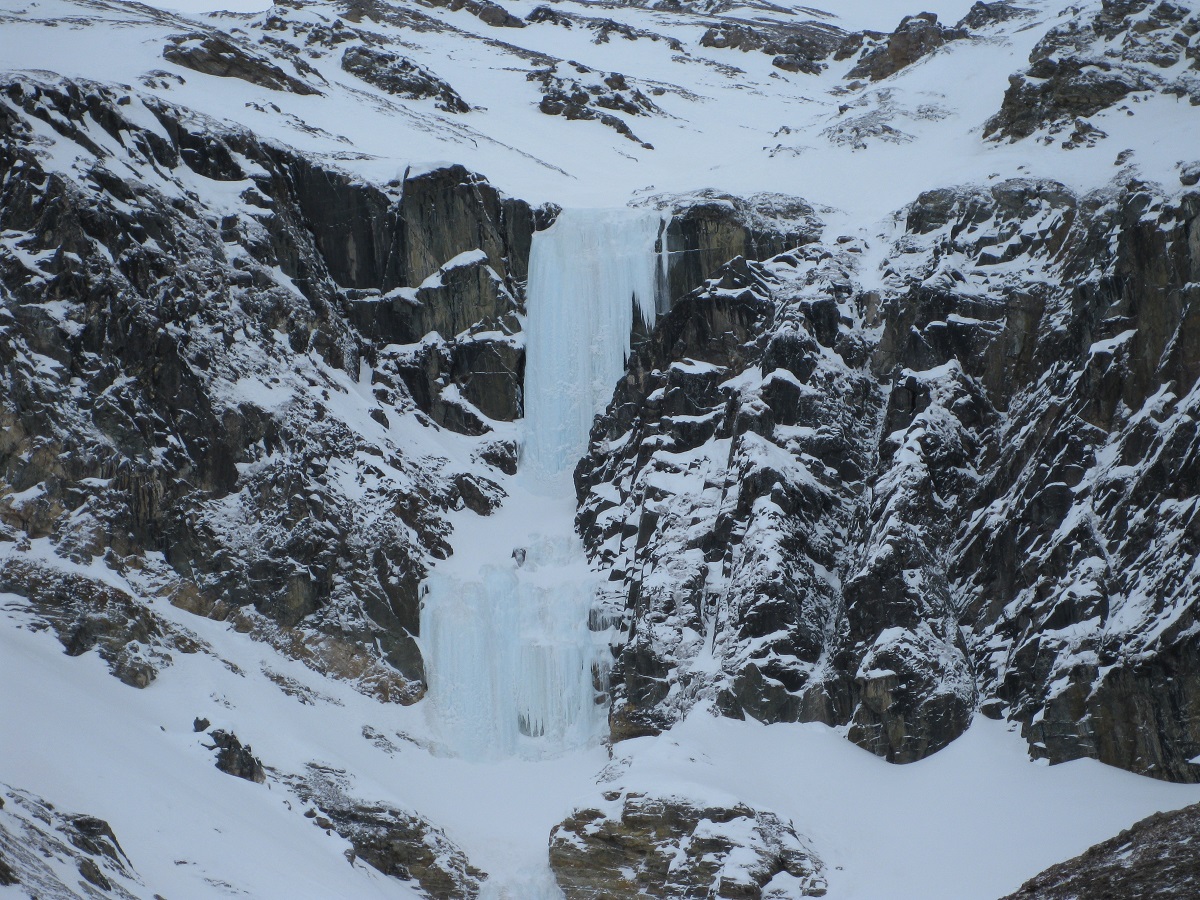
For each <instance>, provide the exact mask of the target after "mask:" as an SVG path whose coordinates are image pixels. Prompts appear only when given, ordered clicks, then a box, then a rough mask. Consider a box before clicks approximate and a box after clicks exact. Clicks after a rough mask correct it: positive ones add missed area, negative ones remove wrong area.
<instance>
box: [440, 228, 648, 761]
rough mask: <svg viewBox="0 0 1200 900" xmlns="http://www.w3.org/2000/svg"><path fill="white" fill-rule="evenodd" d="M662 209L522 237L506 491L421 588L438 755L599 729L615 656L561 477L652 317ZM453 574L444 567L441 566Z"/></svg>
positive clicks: (544, 745)
mask: <svg viewBox="0 0 1200 900" xmlns="http://www.w3.org/2000/svg"><path fill="white" fill-rule="evenodd" d="M660 229H661V217H660V216H659V214H658V213H656V212H647V211H644V210H626V209H621V210H564V211H563V212H562V213H561V214H560V215H559V217H558V219H557V220H556V221H555V223H554V225H553V226H551V227H550V228H549V229H547V230H545V231H541V232H537V233H535V234H534V236H533V245H532V248H531V252H530V261H529V283H528V289H527V303H528V315H527V317H526V320H525V339H526V366H525V396H524V400H525V419H524V430H523V437H522V446H521V454H520V466H519V470H518V474H517V477H516V478H515V479H514V480H513V483H512V485H511V488H510V492H509V494H510V495H509V498H508V499H507V500H506V501H505V505H504V507H503V508H502V509H501V510H499V511H498V512H497V513H496V514H495V515H494V516H492V517H489V519H487V520H483V521H482V522H481V523H479V524H480V527H483V528H490V529H497V530H498V531H496V530H494V531H492V532H490V533H489V539H488V540H487V541H483V542H480V543H481V546H479V547H476V546H470V545H467V544H460V546H458V548H457V551H458V553H459V554H469V555H470V556H471V558H472V560H473V561H474V560H477V561H478V565H477V566H475V565H471V566H463V565H461V562H462V560H461V559H460V560H457V561H456V564H455V565H454V566H443V567H442V571H439V570H438V569H436V568H435V570H434V571H433V572H432V573H431V574H430V576H429V578H428V579H427V580H426V582H425V598H424V601H423V603H422V607H421V622H420V626H421V648H422V651H423V653H424V657H425V666H426V678H427V681H428V686H429V692H428V696H427V703H428V706H427V709H428V710H429V712H430V715H431V717H432V720H433V725H434V728H435V730H436V733H437V735H438V738H439V740H440V741H441V743H442V745H443V749H444V750H446V751H448V752H450V753H453V754H456V755H458V756H463V757H467V758H474V759H487V758H497V757H506V756H522V757H532V758H537V757H541V756H547V755H553V754H555V753H558V752H561V751H563V750H567V749H570V748H572V747H578V746H582V745H585V744H588V743H591V742H592V741H595V740H597V739H599V737H600V736H601V735H602V734H603V732H604V726H605V718H606V708H605V705H604V703H603V698H604V694H603V691H604V688H605V681H606V678H607V666H608V662H609V659H610V655H609V653H608V650H607V640H606V637H605V635H604V634H602V633H597V632H594V631H592V630H591V628H589V619H590V618H591V614H592V606H593V599H594V596H595V591H596V588H597V576H596V575H595V573H592V572H591V571H589V569H588V566H587V560H586V559H585V557H584V553H583V547H582V545H581V544H580V542H579V538H578V537H577V536H576V534H575V528H574V507H575V504H574V486H573V484H572V481H571V471H572V469H573V468H574V466H575V463H576V461H578V459H579V458H580V457H581V456H582V455H583V453H584V452H585V450H586V449H587V442H588V433H589V431H590V429H591V426H592V420H593V418H594V417H595V415H596V413H597V412H599V411H601V410H602V409H603V408H604V407H605V405H606V404H607V403H608V401H609V399H610V398H611V397H612V392H613V388H614V386H615V385H616V384H617V382H618V381H619V379H620V378H621V375H622V373H623V371H624V365H625V357H626V355H627V354H628V352H629V335H630V331H631V329H632V326H633V323H634V315H635V309H636V310H637V314H638V315H640V316H641V317H642V320H643V321H644V322H647V323H652V322H653V321H654V314H655V296H656V292H657V291H656V288H657V284H658V280H659V277H660V257H659V255H658V254H656V252H655V250H654V245H655V242H656V240H657V239H658V237H659V232H660ZM446 569H454V570H455V571H452V572H451V571H446Z"/></svg>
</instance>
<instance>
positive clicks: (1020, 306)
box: [576, 181, 1200, 781]
mask: <svg viewBox="0 0 1200 900" xmlns="http://www.w3.org/2000/svg"><path fill="white" fill-rule="evenodd" d="M1198 202H1200V201H1198V200H1197V198H1196V197H1195V196H1193V195H1190V194H1189V195H1184V196H1183V197H1182V198H1180V199H1177V200H1168V199H1167V198H1165V197H1163V196H1161V195H1159V194H1157V193H1155V192H1154V191H1153V190H1152V189H1150V188H1149V187H1148V186H1146V185H1142V184H1139V183H1137V182H1131V183H1124V184H1118V185H1114V186H1113V188H1112V189H1110V190H1108V191H1104V192H1100V193H1097V194H1094V195H1090V196H1087V197H1079V196H1077V195H1075V194H1073V193H1072V192H1070V191H1068V190H1067V189H1066V188H1064V187H1063V186H1062V185H1059V184H1055V183H1052V182H1038V181H1014V182H1006V183H1003V184H1000V185H997V186H995V187H992V188H989V189H975V188H964V189H961V190H946V191H935V192H930V193H928V194H925V195H922V197H921V198H920V199H919V200H918V201H917V202H916V203H914V204H913V205H912V206H911V207H910V208H909V209H908V210H907V216H906V220H905V223H904V226H903V229H902V231H901V232H900V233H899V234H898V235H897V236H896V237H895V239H894V244H893V246H892V248H891V249H890V250H889V251H888V252H887V253H886V254H885V257H886V259H887V263H886V264H885V266H884V268H883V274H884V276H885V284H886V288H885V290H884V291H883V292H882V294H881V293H879V292H877V291H865V290H862V289H861V288H859V287H858V286H857V284H856V280H857V275H856V266H857V263H856V260H857V258H858V254H859V252H861V248H860V247H859V246H858V245H857V243H856V242H855V241H853V240H850V239H847V240H846V241H844V242H842V243H835V244H832V245H829V244H820V243H814V244H809V245H806V246H804V247H802V248H800V249H799V250H796V251H791V252H789V253H785V254H782V255H780V256H777V257H774V258H773V259H771V260H768V261H767V262H765V263H754V262H745V261H735V262H734V263H732V264H730V265H728V266H727V267H725V269H724V270H722V271H721V272H720V273H719V275H718V277H717V278H714V279H711V280H710V281H709V282H708V284H707V285H706V286H705V287H704V288H702V289H700V290H698V291H696V292H695V293H693V294H692V295H691V296H689V297H688V298H686V299H685V300H683V301H681V302H679V303H677V304H676V306H675V307H674V308H673V309H672V310H671V312H670V313H669V314H667V315H666V316H665V317H663V318H661V319H660V321H659V323H658V325H657V326H656V328H655V329H654V331H653V333H652V334H651V335H650V336H649V338H648V339H647V340H646V341H645V342H644V343H642V344H640V345H639V346H638V347H637V348H636V349H635V352H634V353H633V355H632V357H631V359H630V363H629V366H628V369H627V372H626V377H625V379H624V380H623V381H622V382H621V384H620V385H619V386H618V388H617V391H616V394H615V396H614V400H613V403H612V405H611V406H610V407H609V409H608V411H607V412H606V414H605V416H604V417H602V418H601V419H600V420H599V422H598V424H597V427H596V429H595V430H594V431H593V434H592V444H591V448H590V450H589V454H588V456H587V457H586V458H585V459H584V460H583V461H582V462H581V464H580V466H579V467H578V468H577V470H576V484H577V487H578V489H579V498H580V512H579V518H578V522H579V526H580V529H581V533H582V534H583V536H584V540H585V543H586V545H587V547H588V548H589V552H590V553H591V554H592V556H593V559H594V560H595V561H596V562H597V563H598V564H599V565H601V566H602V567H604V568H605V569H607V570H608V571H609V579H610V580H609V590H608V593H607V600H606V602H607V603H608V604H609V610H608V613H607V615H608V616H609V617H610V618H611V619H612V620H614V621H618V622H620V626H619V627H620V630H621V633H620V637H619V639H618V651H617V654H618V655H617V661H616V664H615V667H614V672H613V678H614V686H613V705H612V729H613V735H614V737H616V738H618V739H619V738H624V737H628V736H632V735H637V734H645V733H648V732H653V731H656V730H658V729H659V728H662V727H663V726H665V725H667V724H669V723H671V722H672V721H674V720H675V718H676V717H677V716H678V715H679V713H680V712H681V711H682V710H685V709H687V708H689V707H690V706H691V705H693V704H694V703H696V702H700V701H704V702H711V703H714V704H715V705H716V707H717V708H718V709H720V710H721V711H723V712H724V713H726V714H728V715H735V716H741V715H751V716H754V717H755V718H758V719H761V720H764V721H778V720H793V719H801V720H812V719H815V720H818V721H824V722H829V723H831V724H839V725H842V724H844V725H848V726H849V728H848V736H849V737H850V739H851V740H853V741H855V742H856V743H858V744H860V745H861V746H863V747H866V748H868V749H870V750H872V751H873V752H875V753H878V754H879V755H881V756H883V757H885V758H887V759H890V760H893V761H897V762H904V761H909V760H915V759H919V758H921V757H923V756H925V755H927V754H928V753H931V752H933V751H935V750H936V749H938V748H939V747H941V746H945V744H946V743H948V742H949V741H951V740H953V739H954V738H955V737H956V736H957V735H958V734H959V733H961V731H962V730H963V729H964V728H965V727H966V724H967V723H968V721H969V719H970V716H971V714H972V712H973V710H974V709H975V708H976V706H977V705H979V704H982V707H983V709H984V710H985V711H986V712H988V713H989V714H992V715H997V716H1006V717H1008V718H1010V719H1012V720H1014V721H1017V722H1019V723H1021V725H1022V728H1023V731H1024V733H1025V734H1026V736H1027V738H1028V740H1029V741H1030V744H1031V752H1032V753H1033V754H1034V755H1035V756H1045V757H1048V758H1049V759H1051V760H1052V761H1061V760H1065V759H1072V758H1076V757H1078V756H1093V757H1096V758H1099V759H1101V760H1103V761H1105V762H1108V763H1110V764H1113V765H1118V766H1121V767H1123V768H1127V769H1132V770H1133V771H1138V772H1144V773H1147V774H1151V775H1156V776H1158V777H1164V778H1170V779H1173V780H1184V781H1192V780H1195V779H1196V777H1197V774H1198V773H1197V772H1196V768H1197V767H1195V766H1193V765H1192V764H1191V763H1189V762H1188V761H1189V760H1190V759H1192V758H1193V757H1195V756H1196V755H1197V753H1200V742H1198V740H1197V739H1198V737H1200V734H1198V731H1197V728H1198V723H1200V717H1197V715H1196V712H1195V710H1196V708H1197V707H1196V703H1197V697H1198V696H1200V694H1198V693H1197V682H1196V676H1195V668H1194V666H1193V664H1192V662H1191V660H1193V659H1195V658H1196V647H1195V643H1194V641H1195V638H1194V633H1195V629H1194V628H1193V627H1192V624H1191V623H1192V621H1193V617H1194V615H1195V612H1194V610H1195V606H1196V603H1197V600H1200V583H1197V581H1196V577H1195V572H1194V567H1193V566H1192V561H1193V560H1194V559H1195V555H1196V552H1197V551H1196V547H1197V538H1196V532H1195V528H1196V522H1197V519H1196V516H1195V496H1194V494H1195V491H1194V488H1193V487H1192V486H1193V485H1195V484H1200V476H1198V475H1197V474H1196V473H1194V472H1193V471H1192V469H1193V468H1194V462H1195V460H1196V459H1197V458H1200V454H1198V453H1197V451H1196V449H1195V444H1196V439H1195V434H1194V428H1193V427H1192V424H1193V419H1194V416H1195V404H1196V403H1197V402H1200V401H1198V399H1197V398H1198V397H1200V386H1198V378H1200V364H1198V363H1197V361H1196V359H1195V354H1194V353H1193V352H1192V351H1191V350H1190V349H1186V348H1189V347H1193V346H1194V341H1193V340H1192V338H1191V335H1193V333H1194V332H1195V329H1196V328H1197V322H1198V321H1200V320H1198V319H1197V318H1196V316H1197V312H1196V309H1197V307H1196V298H1195V297H1194V296H1193V295H1194V291H1193V289H1192V284H1193V283H1194V281H1195V272H1196V271H1197V268H1196V267H1197V264H1198V263H1197V260H1198V259H1200V248H1198V247H1197V245H1196V242H1195V240H1194V229H1195V227H1196V226H1195V222H1196V221H1197V215H1198V214H1200V207H1198V206H1197V203H1198ZM1151 510H1157V511H1158V512H1155V513H1153V514H1151V513H1150V512H1148V511H1151ZM714 659H715V660H716V661H717V663H718V666H717V669H719V671H715V670H714V667H713V660H714Z"/></svg>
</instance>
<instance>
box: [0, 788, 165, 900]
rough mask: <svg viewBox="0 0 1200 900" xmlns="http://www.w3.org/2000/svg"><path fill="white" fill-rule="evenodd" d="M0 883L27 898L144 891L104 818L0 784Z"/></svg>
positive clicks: (126, 898) (122, 898)
mask: <svg viewBox="0 0 1200 900" xmlns="http://www.w3.org/2000/svg"><path fill="white" fill-rule="evenodd" d="M68 873H69V874H68ZM5 886H17V887H19V888H20V889H21V890H22V891H23V892H24V894H25V896H28V897H55V898H64V900H65V898H72V900H73V898H93V897H100V896H103V897H117V898H119V900H132V898H134V897H135V896H138V897H140V896H145V895H146V894H145V888H144V885H143V884H142V882H141V879H140V878H139V877H138V874H137V872H136V871H135V870H134V868H133V864H132V863H131V862H130V860H129V857H128V856H126V855H125V851H124V850H122V849H121V845H120V843H119V842H118V841H117V837H116V835H115V834H113V830H112V828H111V827H109V824H108V823H107V822H105V821H104V820H103V819H97V818H96V817H95V816H89V815H84V814H78V813H66V812H62V811H61V810H58V809H55V808H54V806H53V805H52V804H50V803H48V802H46V801H45V800H43V799H42V798H40V797H37V796H35V795H34V794H31V793H29V792H28V791H23V790H19V789H17V788H13V787H11V786H9V785H5V784H0V887H5ZM100 892H103V893H100Z"/></svg>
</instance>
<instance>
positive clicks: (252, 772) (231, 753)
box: [209, 729, 267, 784]
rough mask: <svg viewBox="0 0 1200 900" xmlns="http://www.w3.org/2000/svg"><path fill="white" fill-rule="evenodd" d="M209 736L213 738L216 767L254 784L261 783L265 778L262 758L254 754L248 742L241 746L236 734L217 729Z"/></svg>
mask: <svg viewBox="0 0 1200 900" xmlns="http://www.w3.org/2000/svg"><path fill="white" fill-rule="evenodd" d="M209 737H211V738H212V739H213V747H212V749H214V750H216V751H217V768H218V769H220V770H221V771H222V772H224V773H225V774H226V775H232V776H234V777H235V778H244V779H246V781H253V782H254V783H255V784H263V783H264V782H265V781H266V780H267V773H266V770H265V769H263V764H262V760H260V759H259V758H258V757H257V756H255V755H254V751H253V750H251V749H250V745H249V744H246V745H245V746H243V745H242V742H241V741H239V740H238V737H237V735H236V734H231V733H230V732H228V731H221V730H220V729H217V730H215V731H213V733H212V734H211V735H209Z"/></svg>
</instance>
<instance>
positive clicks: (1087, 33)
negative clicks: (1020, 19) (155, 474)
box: [984, 0, 1200, 147]
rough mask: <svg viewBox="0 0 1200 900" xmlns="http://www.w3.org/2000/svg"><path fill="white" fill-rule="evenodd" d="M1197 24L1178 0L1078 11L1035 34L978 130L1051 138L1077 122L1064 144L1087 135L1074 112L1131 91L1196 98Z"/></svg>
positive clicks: (1104, 105)
mask: <svg viewBox="0 0 1200 900" xmlns="http://www.w3.org/2000/svg"><path fill="white" fill-rule="evenodd" d="M1198 30H1200V14H1198V13H1196V12H1195V11H1193V10H1191V9H1189V8H1187V7H1185V6H1182V5H1178V4H1174V3H1165V2H1160V3H1154V2H1150V0H1105V2H1104V3H1103V4H1102V5H1101V8H1100V10H1099V11H1098V12H1091V11H1089V12H1086V13H1080V14H1079V15H1077V16H1076V17H1075V18H1073V19H1071V20H1070V21H1068V22H1067V23H1065V24H1063V25H1061V26H1059V27H1057V28H1054V29H1051V31H1049V32H1048V33H1047V34H1046V36H1045V37H1043V38H1042V39H1041V40H1040V41H1038V43H1037V46H1035V47H1034V48H1033V51H1032V52H1031V53H1030V54H1029V62H1030V66H1029V68H1028V69H1027V70H1026V71H1025V72H1024V73H1022V74H1018V75H1013V76H1012V77H1011V78H1010V79H1009V81H1010V85H1009V88H1008V90H1007V91H1006V92H1005V94H1004V102H1003V103H1002V104H1001V107H1000V111H999V112H998V113H997V114H996V115H995V116H993V117H992V118H991V119H989V120H988V122H987V125H986V126H985V129H984V133H985V134H986V135H991V136H993V137H995V138H997V139H999V138H1008V139H1009V140H1018V139H1021V138H1026V137H1029V136H1031V135H1033V134H1035V133H1037V132H1044V134H1043V140H1044V141H1045V142H1046V143H1050V142H1051V141H1053V140H1054V139H1055V135H1059V134H1061V133H1062V132H1063V131H1065V130H1066V129H1067V128H1074V129H1075V130H1076V132H1079V130H1080V129H1081V128H1084V129H1085V132H1084V138H1082V139H1080V138H1074V137H1068V139H1067V140H1066V141H1064V142H1063V146H1064V147H1070V146H1071V145H1072V144H1073V143H1074V144H1078V143H1080V142H1081V141H1082V140H1083V139H1086V126H1087V123H1081V122H1080V121H1079V120H1081V119H1085V118H1086V117H1088V116H1092V115H1095V114H1096V113H1098V112H1101V111H1102V110H1106V109H1109V108H1110V107H1113V106H1115V105H1117V104H1118V103H1120V102H1121V101H1123V100H1124V99H1125V98H1126V97H1128V96H1129V95H1130V94H1133V93H1135V92H1139V91H1154V92H1161V93H1169V94H1175V95H1177V96H1180V97H1183V96H1186V97H1188V98H1189V101H1190V102H1191V104H1192V105H1196V104H1200V78H1198V77H1197V75H1196V72H1197V71H1200V53H1198V52H1197V50H1196V49H1195V48H1194V47H1192V46H1191V45H1192V36H1193V35H1194V34H1196V32H1197V31H1198ZM1178 64H1182V69H1183V72H1182V73H1181V72H1179V71H1178V69H1179V68H1180V67H1179V65H1178ZM1171 69H1175V72H1174V73H1173V74H1170V75H1168V74H1167V73H1166V72H1167V70H1171ZM1098 136H1099V137H1103V136H1104V135H1103V133H1100V134H1099V135H1098Z"/></svg>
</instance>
